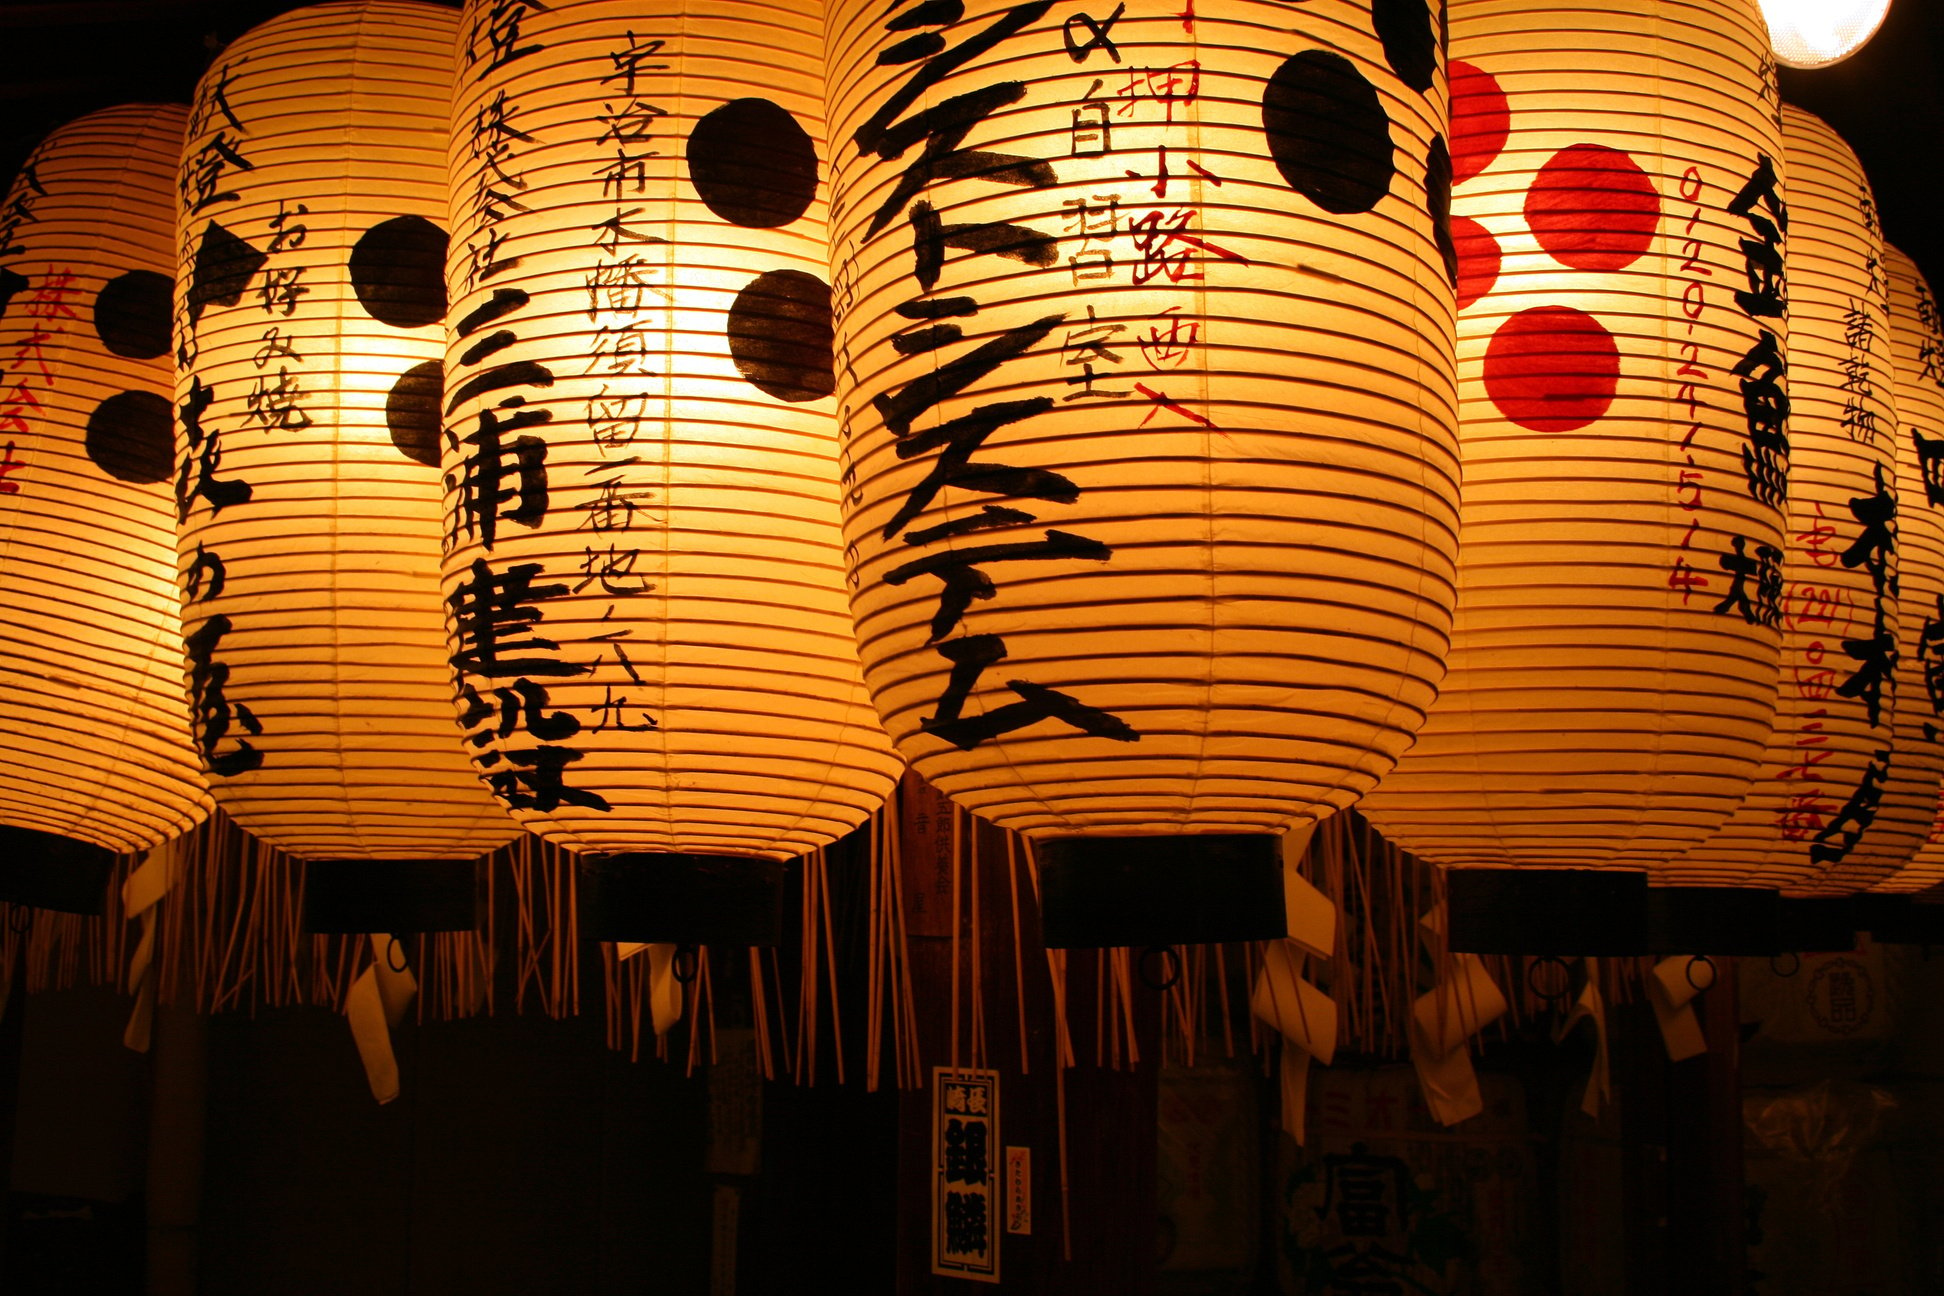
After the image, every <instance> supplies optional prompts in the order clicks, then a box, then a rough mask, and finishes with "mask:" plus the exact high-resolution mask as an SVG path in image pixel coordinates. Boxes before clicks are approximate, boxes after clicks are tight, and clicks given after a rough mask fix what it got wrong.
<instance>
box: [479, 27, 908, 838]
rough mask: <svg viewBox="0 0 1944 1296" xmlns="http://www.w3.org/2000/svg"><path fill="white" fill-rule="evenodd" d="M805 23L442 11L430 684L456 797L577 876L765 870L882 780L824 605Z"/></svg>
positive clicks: (822, 336) (825, 364) (817, 192)
mask: <svg viewBox="0 0 1944 1296" xmlns="http://www.w3.org/2000/svg"><path fill="white" fill-rule="evenodd" d="M817 15H818V9H817V6H815V5H814V4H811V3H808V2H807V0H793V2H792V3H786V4H780V5H778V4H759V3H753V2H743V0H738V2H734V3H723V4H718V5H713V6H710V7H709V8H708V9H707V10H701V9H693V8H689V9H684V8H681V7H672V6H671V7H657V6H654V5H641V4H622V3H596V2H589V3H575V4H551V5H548V6H544V7H543V6H539V5H522V4H515V5H508V4H486V3H475V4H470V5H468V6H467V10H466V19H465V25H466V35H465V39H464V41H463V43H462V45H461V47H460V59H459V63H460V71H459V81H458V94H457V97H456V99H455V101H454V106H453V117H452V126H453V130H452V139H451V176H452V186H451V195H452V196H451V201H452V222H453V229H454V232H455V240H454V245H453V249H452V256H451V259H450V262H449V269H448V276H449V283H450V289H451V296H452V301H453V304H454V309H453V315H452V327H451V329H450V333H449V351H448V355H447V383H448V386H449V388H450V390H449V393H448V395H447V397H446V399H445V403H444V405H443V407H442V413H443V416H444V427H445V446H446V454H445V486H446V495H445V506H446V517H447V519H448V523H449V533H448V554H447V557H446V564H445V596H446V601H447V604H448V606H449V608H450V612H451V626H452V636H453V638H452V665H453V669H454V673H455V675H456V678H457V680H458V682H459V696H460V717H461V722H462V725H463V727H464V729H465V732H466V739H465V742H466V748H467V750H468V751H470V752H471V753H472V758H473V761H474V763H475V764H476V766H477V767H478V771H479V775H480V777H482V778H483V779H484V780H485V781H486V783H487V785H488V786H490V787H491V788H492V790H493V792H494V794H495V795H497V796H498V797H499V799H500V800H501V802H502V803H504V804H505V805H507V806H508V807H509V808H510V809H511V810H512V812H513V813H514V815H515V816H516V817H517V818H518V819H519V820H520V821H521V822H522V823H524V824H526V825H527V826H528V827H529V828H530V829H532V830H533V831H534V832H536V833H538V834H540V835H542V836H543V837H546V838H548V839H550V840H553V841H557V842H559V843H561V844H562V845H564V846H567V847H569V848H571V849H573V850H575V851H577V852H585V853H587V854H588V855H589V856H600V857H606V856H609V855H619V854H627V855H635V854H640V853H648V854H654V855H673V854H685V855H700V856H708V857H737V858H742V859H751V860H764V859H766V860H771V861H775V860H782V859H787V858H789V857H792V856H796V855H799V854H801V853H803V852H805V851H807V850H810V849H813V848H815V847H818V846H821V845H823V844H825V843H827V842H830V841H832V840H834V839H835V838H837V837H839V836H841V835H842V834H844V833H845V832H848V831H849V830H850V829H852V828H854V827H856V826H857V825H858V824H859V823H861V822H862V821H863V820H864V819H865V818H866V817H867V816H868V815H869V814H870V813H871V812H872V811H873V810H874V809H876V808H877V807H878V806H879V805H881V804H882V803H883V801H884V798H885V797H886V796H887V795H888V794H889V792H890V789H891V787H892V784H893V782H894V781H895V779H896V777H897V770H898V762H897V759H896V757H895V756H894V755H893V754H892V752H891V750H890V745H889V743H888V741H887V740H886V738H885V736H884V734H883V733H882V731H881V730H880V728H879V725H878V723H877V718H876V716H875V714H874V713H873V712H872V710H871V706H870V701H869V698H868V697H867V696H866V694H865V692H864V688H863V682H862V679H861V678H860V672H859V667H858V663H857V649H856V646H855V644H854V643H853V641H852V639H851V634H850V624H849V618H848V613H847V610H846V607H845V602H844V590H843V584H842V562H841V552H840V540H839V531H838V523H837V499H836V496H837V479H836V443H837V425H836V419H835V404H834V402H833V401H832V400H831V397H830V391H831V374H830V340H829V339H830V302H829V289H828V287H827V285H826V283H825V281H824V276H825V275H826V274H827V273H828V248H827V241H826V232H825V231H826V217H825V197H824V193H823V189H822V176H821V170H822V163H821V151H822V138H823V121H822V117H823V109H822V87H823V79H822V56H821V49H822V43H821V32H820V31H819V28H818V17H817ZM646 862H647V863H650V864H656V863H658V864H659V866H661V867H663V868H664V870H666V869H673V868H674V867H675V862H674V861H673V860H670V859H662V860H660V861H658V862H657V861H646ZM759 871H760V870H759Z"/></svg>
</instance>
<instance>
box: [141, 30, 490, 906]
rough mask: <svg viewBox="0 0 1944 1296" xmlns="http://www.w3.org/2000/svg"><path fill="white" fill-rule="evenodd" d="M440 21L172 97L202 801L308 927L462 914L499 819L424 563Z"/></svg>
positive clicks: (433, 367)
mask: <svg viewBox="0 0 1944 1296" xmlns="http://www.w3.org/2000/svg"><path fill="white" fill-rule="evenodd" d="M457 35H458V20H457V15H456V14H454V13H452V12H451V11H450V10H446V9H442V8H438V7H436V6H432V5H426V4H416V3H400V2H396V0H351V2H347V3H334V4H324V5H317V6H313V7H311V8H307V9H302V10H297V11H294V12H291V13H288V14H285V15H283V16H281V17H278V18H275V19H272V20H271V21H269V22H266V23H264V24H262V25H260V26H258V27H256V28H254V29H252V30H251V31H250V32H248V33H246V34H245V35H244V36H243V37H242V38H241V39H240V40H238V41H237V42H235V43H234V44H233V45H231V46H230V47H229V48H228V49H226V50H225V51H224V52H223V54H222V56H221V57H220V58H218V59H217V60H216V62H215V64H214V66H212V67H211V69H210V70H209V72H208V73H206V74H205V75H204V77H203V79H202V81H201V84H200V85H199V86H198V88H197V94H196V101H195V107H194V111H193V113H192V115H191V119H190V122H189V132H188V138H187V141H186V143H185V146H184V151H183V155H182V165H181V175H180V185H179V205H180V250H181V251H180V255H181V265H180V272H179V285H178V294H177V319H176V328H177V336H178V339H179V349H178V353H177V362H178V372H177V385H176V399H177V413H178V417H179V427H180V438H179V443H178V449H179V452H180V456H181V459H180V472H179V475H178V479H177V495H178V503H179V510H180V518H181V530H180V535H181V571H182V581H183V589H184V591H185V594H186V599H187V601H186V608H185V612H186V623H187V624H186V628H187V631H188V634H187V646H188V658H189V681H190V691H191V695H192V700H193V702H194V705H195V709H196V716H197V721H198V739H199V743H200V745H201V748H202V755H203V759H204V762H205V764H206V766H207V768H208V770H209V774H210V779H211V784H212V787H213V789H214V791H215V794H216V798H217V800H218V801H219V802H220V803H221V804H222V806H223V808H224V809H225V811H227V812H228V814H229V815H230V816H231V817H232V818H234V819H235V820H236V821H237V822H238V823H239V824H241V825H242V826H243V827H244V828H246V829H247V830H249V831H250V832H251V833H253V834H254V835H256V836H258V837H260V838H262V839H263V840H265V841H267V842H269V843H271V844H272V845H275V846H277V847H278V848H280V849H282V850H285V851H287V852H289V853H291V854H293V855H295V856H298V857H300V858H302V859H305V860H307V861H310V862H311V864H312V866H311V867H310V868H309V869H307V871H306V887H307V892H308V894H307V902H306V910H307V912H306V922H307V924H308V925H309V926H310V928H311V929H312V930H320V931H345V930H349V931H385V932H398V931H413V930H437V929H452V928H469V927H471V926H472V925H473V924H474V919H475V915H474V913H473V911H472V898H473V884H472V876H473V869H474V864H473V861H474V860H476V859H477V858H478V857H479V856H481V855H482V854H484V853H485V852H487V851H489V850H491V849H493V848H495V847H497V846H499V845H501V844H502V843H504V842H506V841H507V840H509V839H510V838H512V837H513V836H514V835H515V833H516V832H517V827H516V825H514V824H513V822H512V821H511V820H510V819H508V818H507V816H506V814H505V813H504V812H503V811H502V810H501V809H500V808H499V807H498V806H496V805H495V804H494V803H493V801H492V799H491V798H490V797H488V796H487V795H486V794H485V793H484V791H483V790H482V789H481V788H480V787H479V785H478V782H477V780H475V779H474V778H473V776H472V772H471V769H470V768H469V766H468V764H467V761H466V760H465V757H464V755H463V754H462V753H461V752H460V751H459V750H458V749H457V747H456V744H455V742H454V736H453V724H452V714H451V700H450V699H451V685H450V675H449V671H448V667H447V664H446V660H445V658H446V653H445V651H444V640H445V634H444V617H443V606H442V604H441V602H440V597H439V590H438V562H439V550H440V538H441V536H442V534H443V528H442V525H441V521H440V516H439V475H438V469H437V467H436V448H437V447H436V437H437V428H438V421H437V417H436V411H437V401H438V388H439V385H440V384H439V365H440V361H441V357H442V355H443V350H444V331H443V329H442V327H441V320H442V319H443V317H444V314H445V310H444V307H445V302H444V277H443V262H444V249H445V236H444V233H443V231H442V228H441V223H442V222H443V221H444V219H445V174H444V140H445V121H446V115H447V112H448V105H449V102H450V95H451V76H452V48H453V45H454V42H455V41H456V39H457Z"/></svg>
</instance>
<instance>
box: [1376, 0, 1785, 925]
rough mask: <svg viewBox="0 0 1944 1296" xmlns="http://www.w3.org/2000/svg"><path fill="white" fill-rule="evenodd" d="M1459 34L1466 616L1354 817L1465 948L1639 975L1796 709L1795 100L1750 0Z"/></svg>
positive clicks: (1564, 10)
mask: <svg viewBox="0 0 1944 1296" xmlns="http://www.w3.org/2000/svg"><path fill="white" fill-rule="evenodd" d="M1450 23H1451V52H1452V64H1451V84H1452V98H1453V108H1452V123H1453V124H1452V134H1453V139H1454V141H1455V143H1454V146H1453V156H1454V171H1455V175H1456V181H1457V183H1456V184H1455V186H1454V189H1453V198H1452V210H1453V220H1452V224H1453V227H1454V234H1453V241H1454V243H1455V245H1456V248H1457V251H1458V258H1459V270H1458V298H1459V317H1458V321H1459V322H1458V359H1459V424H1458V426H1459V439H1460V442H1461V444H1462V446H1463V450H1464V456H1465V499H1464V506H1463V508H1462V509H1461V511H1460V517H1461V532H1460V544H1459V590H1460V595H1459V600H1458V608H1459V610H1458V618H1457V627H1456V629H1455V630H1454V632H1453V637H1452V651H1451V659H1450V663H1451V671H1450V674H1449V675H1448V676H1447V677H1446V679H1445V682H1444V687H1443V690H1442V692H1441V693H1440V695H1439V699H1438V702H1437V705H1436V706H1434V707H1433V708H1432V712H1431V718H1430V720H1429V722H1428V723H1427V724H1426V725H1425V727H1424V731H1423V732H1422V733H1421V734H1420V736H1419V739H1418V742H1417V745H1416V746H1415V747H1413V748H1412V749H1411V751H1410V752H1408V753H1406V755H1405V756H1404V758H1403V759H1402V760H1401V761H1399V762H1398V766H1397V768H1396V769H1395V770H1394V771H1393V772H1392V773H1391V774H1390V776H1389V777H1387V778H1386V779H1385V780H1384V781H1383V783H1382V784H1381V785H1380V786H1379V787H1378V788H1377V790H1376V791H1375V792H1373V793H1372V794H1371V795H1370V796H1369V797H1367V798H1365V800H1364V803H1363V806H1362V807H1361V808H1362V810H1363V813H1364V814H1365V815H1366V816H1367V817H1368V818H1369V819H1370V821H1371V822H1372V823H1373V824H1374V825H1376V826H1377V828H1378V829H1379V830H1380V831H1382V832H1383V833H1384V834H1385V835H1386V836H1387V837H1389V838H1390V839H1391V840H1392V841H1394V842H1396V843H1397V844H1398V845H1399V846H1401V847H1403V848H1405V849H1407V850H1409V851H1411V852H1413V853H1414V854H1417V855H1419V856H1420V857H1422V858H1424V859H1426V860H1428V861H1430V862H1433V863H1436V864H1438V865H1441V866H1444V867H1446V868H1448V869H1450V870H1451V872H1450V873H1449V876H1448V880H1449V883H1450V889H1451V891H1450V893H1451V906H1452V912H1451V927H1450V932H1451V938H1452V940H1453V941H1454V943H1455V947H1456V948H1459V949H1464V950H1476V951H1478V952H1482V953H1508V952H1531V953H1561V954H1619V953H1633V952H1640V951H1642V950H1644V948H1645V947H1646V945H1647V944H1648V943H1650V932H1649V929H1648V914H1649V904H1650V900H1652V899H1655V898H1657V897H1650V895H1649V889H1648V883H1649V881H1650V880H1656V879H1655V877H1654V875H1655V874H1656V872H1657V871H1658V870H1659V868H1660V865H1661V864H1662V863H1663V862H1664V861H1665V860H1667V859H1668V858H1669V857H1676V856H1679V855H1681V854H1682V853H1683V852H1685V851H1686V850H1688V849H1689V848H1690V847H1692V846H1694V845H1696V844H1698V843H1700V842H1702V841H1704V840H1706V839H1707V838H1708V837H1709V835H1710V834H1712V833H1713V832H1715V831H1716V830H1717V829H1718V828H1719V827H1720V825H1721V824H1722V823H1723V822H1724V821H1725V820H1726V819H1727V817H1728V816H1729V815H1730V814H1731V813H1732V812H1733V811H1734V809H1735V808H1736V806H1737V805H1738V804H1739V803H1740V802H1741V800H1742V798H1743V796H1744V795H1745V794H1746V793H1747V791H1748V789H1749V787H1750V785H1751V783H1752V781H1753V779H1754V778H1755V776H1756V774H1757V772H1758V768H1759V763H1760V760H1761V757H1762V752H1763V744H1764V741H1765V739H1766V737H1767V735H1768V732H1769V727H1770V720H1771V717H1772V715H1773V713H1774V710H1775V692H1776V678H1777V662H1778V654H1779V651H1780V636H1781V629H1780V625H1781V622H1782V619H1783V617H1784V614H1785V608H1784V606H1783V592H1784V591H1783V584H1782V574H1781V564H1782V550H1783V508H1784V499H1785V496H1786V493H1787V490H1788V477H1787V472H1788V445H1789V443H1788V440H1787V416H1788V410H1789V395H1788V389H1787V364H1786V361H1785V356H1784V348H1785V346H1786V343H1787V321H1788V316H1787V296H1786V283H1785V277H1784V275H1783V248H1784V240H1785V238H1786V236H1787V234H1788V231H1789V230H1790V229H1791V228H1792V226H1791V223H1790V221H1789V220H1788V218H1787V216H1786V214H1785V212H1784V209H1783V201H1782V194H1781V183H1782V181H1781V156H1782V148H1781V139H1780V133H1779V130H1778V127H1777V122H1776V98H1775V87H1774V83H1773V81H1772V80H1771V79H1769V77H1768V76H1767V75H1766V74H1765V72H1764V67H1765V64H1766V60H1765V58H1764V38H1763V32H1762V27H1761V19H1760V15H1759V14H1758V13H1757V12H1756V9H1755V5H1754V0H1702V2H1701V3H1693V4H1689V3H1658V2H1657V3H1650V4H1647V5H1644V6H1641V7H1639V9H1638V11H1627V12H1622V11H1620V10H1617V9H1615V8H1614V7H1613V6H1611V5H1609V4H1606V3H1604V0H1565V2H1564V3H1559V4H1553V5H1549V6H1545V7H1541V8H1536V9H1535V8H1534V7H1533V6H1531V5H1528V4H1525V3H1523V2H1522V0H1455V2H1454V3H1453V4H1452V5H1451V9H1450ZM1669 87H1679V93H1677V94H1676V93H1665V91H1666V90H1667V88H1669ZM1657 880H1662V881H1664V880H1666V879H1665V878H1660V879H1657ZM1715 881H1716V883H1717V884H1718V885H1721V886H1724V887H1726V884H1727V883H1729V882H1732V881H1733V879H1732V878H1726V879H1724V878H1717V879H1715ZM1658 898H1660V899H1663V900H1664V899H1665V897H1664V896H1663V897H1658ZM1772 901H1773V897H1769V902H1770V904H1771V906H1772ZM1751 902H1753V903H1755V904H1758V905H1759V904H1760V903H1762V898H1761V897H1759V896H1755V895H1753V894H1751V893H1749V892H1747V891H1745V890H1739V889H1733V888H1728V889H1726V890H1725V891H1722V892H1717V893H1716V894H1714V895H1713V896H1711V897H1707V898H1701V899H1697V898H1696V896H1695V894H1694V893H1693V892H1692V891H1689V892H1684V893H1683V896H1682V897H1681V900H1680V905H1677V906H1676V907H1677V908H1680V907H1681V906H1686V908H1687V909H1688V910H1693V909H1694V908H1695V906H1696V905H1698V904H1714V905H1722V904H1726V905H1728V906H1730V907H1734V906H1737V905H1746V904H1749V903H1751ZM1675 921H1676V922H1678V921H1680V920H1679V919H1678V918H1677V919H1675ZM1758 921H1759V919H1758ZM1709 925H1710V924H1708V923H1703V926H1709ZM1689 948H1692V947H1689ZM1711 948H1716V949H1717V950H1719V949H1720V947H1719V946H1712V947H1711ZM1724 952H1725V951H1724Z"/></svg>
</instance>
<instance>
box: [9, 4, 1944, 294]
mask: <svg viewBox="0 0 1944 1296" xmlns="http://www.w3.org/2000/svg"><path fill="white" fill-rule="evenodd" d="M450 3H451V7H454V8H456V7H457V6H458V0H450ZM1533 3H1534V4H1535V6H1537V5H1541V4H1543V3H1544V0H1533ZM1613 3H1614V5H1615V6H1616V7H1618V8H1623V9H1624V8H1630V7H1632V6H1633V5H1634V4H1635V3H1638V0H1613ZM301 7H302V5H301V3H298V2H296V0H102V2H96V0H63V2H61V3H54V4H0V56H4V59H5V65H4V66H5V68H6V74H5V80H4V83H0V179H3V180H5V181H11V179H12V177H13V175H14V173H15V172H16V171H18V170H19V167H20V163H21V161H22V159H24V158H25V157H26V156H27V153H28V151H29V150H31V149H32V148H33V147H34V145H35V144H36V143H38V142H39V141H40V139H41V137H42V136H44V135H46V134H47V133H48V132H49V131H51V130H53V129H54V128H55V127H56V126H59V125H61V124H62V123H63V122H66V121H70V120H72V119H73V118H75V117H79V116H80V115H81V114H83V113H87V112H92V111H93V110H95V109H97V108H106V107H108V106H110V105H112V104H118V103H138V102H144V101H162V102H167V101H170V100H174V101H179V102H183V103H187V102H188V100H189V97H190V95H191V93H192V92H193V91H194V89H195V84H196V78H197V77H198V76H200V75H201V73H202V71H203V69H204V68H206V67H207V66H208V65H209V62H210V59H211V57H212V56H213V55H214V54H215V52H216V51H217V50H220V49H221V48H222V47H223V46H224V45H225V44H227V43H228V42H230V41H232V40H235V39H236V38H237V37H238V36H240V35H242V34H243V33H244V32H245V31H248V30H249V29H250V27H252V26H254V25H255V24H256V23H259V22H261V21H263V20H264V19H266V18H269V17H271V16H273V15H275V14H279V13H282V12H284V11H286V10H289V9H297V8H301ZM1940 68H1944V0H1893V2H1892V4H1891V6H1890V16H1889V17H1888V18H1886V19H1885V20H1884V24H1883V29H1882V30H1881V31H1879V32H1878V33H1877V35H1876V38H1875V39H1874V40H1872V41H1871V42H1870V43H1869V44H1868V45H1867V46H1865V47H1864V48H1863V50H1862V51H1861V52H1860V53H1858V54H1857V55H1855V56H1854V57H1852V58H1850V59H1848V60H1847V61H1845V62H1842V63H1839V64H1837V65H1836V66H1835V67H1831V68H1824V69H1822V70H1820V71H1816V72H1796V71H1792V70H1789V69H1784V70H1783V73H1782V93H1783V96H1784V97H1785V98H1787V99H1788V100H1789V101H1790V102H1792V103H1796V104H1799V105H1801V106H1802V107H1804V108H1807V109H1809V110H1810V111H1812V112H1815V113H1818V114H1820V115H1821V116H1822V117H1823V118H1824V119H1825V120H1827V121H1828V122H1829V124H1830V125H1832V126H1834V127H1835V128H1836V129H1837V130H1838V131H1839V132H1841V133H1842V134H1843V135H1844V136H1845V137H1846V138H1847V139H1848V140H1849V141H1850V143H1851V145H1853V146H1854V147H1855V149H1856V151H1857V153H1858V155H1859V156H1861V157H1862V159H1863V165H1864V167H1865V168H1866V169H1867V170H1868V171H1869V173H1870V180H1871V182H1872V183H1873V184H1874V185H1875V186H1876V193H1877V202H1878V205H1879V206H1880V207H1881V209H1882V213H1883V229H1884V233H1885V234H1886V235H1887V236H1888V237H1889V239H1890V241H1891V242H1893V243H1895V244H1896V245H1897V246H1898V247H1900V248H1902V249H1903V250H1904V251H1905V252H1907V253H1909V254H1910V256H1911V257H1912V258H1913V259H1915V260H1916V262H1917V264H1918V266H1919V267H1920V268H1921V269H1922V270H1923V271H1924V275H1925V277H1926V278H1928V279H1929V280H1930V281H1931V282H1932V283H1933V284H1944V218H1941V217H1944V213H1941V212H1940V200H1941V199H1944V91H1940V89H1939V84H1940V81H1939V70H1940Z"/></svg>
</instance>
